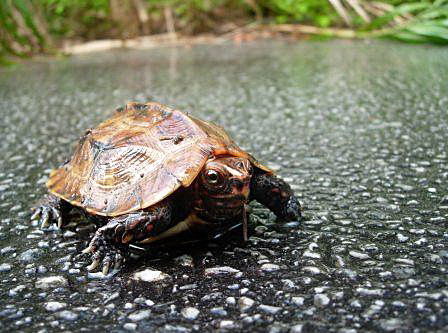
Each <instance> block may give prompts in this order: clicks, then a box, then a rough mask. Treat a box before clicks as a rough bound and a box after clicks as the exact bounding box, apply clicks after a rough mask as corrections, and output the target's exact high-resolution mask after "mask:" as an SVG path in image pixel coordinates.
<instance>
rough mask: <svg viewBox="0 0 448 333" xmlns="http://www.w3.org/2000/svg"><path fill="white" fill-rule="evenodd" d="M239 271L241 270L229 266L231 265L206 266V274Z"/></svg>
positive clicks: (234, 272)
mask: <svg viewBox="0 0 448 333" xmlns="http://www.w3.org/2000/svg"><path fill="white" fill-rule="evenodd" d="M239 272H240V271H239V270H237V269H235V268H232V267H229V266H222V267H211V268H206V269H205V271H204V273H205V275H223V274H236V273H239Z"/></svg>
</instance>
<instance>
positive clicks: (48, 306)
mask: <svg viewBox="0 0 448 333" xmlns="http://www.w3.org/2000/svg"><path fill="white" fill-rule="evenodd" d="M65 307H67V304H66V303H62V302H47V303H45V310H47V311H51V312H55V311H59V310H62V309H63V308H65Z"/></svg>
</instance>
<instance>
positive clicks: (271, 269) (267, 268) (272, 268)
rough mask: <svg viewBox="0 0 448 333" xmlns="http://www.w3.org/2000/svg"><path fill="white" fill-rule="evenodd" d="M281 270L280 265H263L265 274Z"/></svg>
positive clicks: (262, 268)
mask: <svg viewBox="0 0 448 333" xmlns="http://www.w3.org/2000/svg"><path fill="white" fill-rule="evenodd" d="M279 269H280V266H279V265H276V264H263V265H261V270H262V271H265V272H274V271H278V270H279Z"/></svg>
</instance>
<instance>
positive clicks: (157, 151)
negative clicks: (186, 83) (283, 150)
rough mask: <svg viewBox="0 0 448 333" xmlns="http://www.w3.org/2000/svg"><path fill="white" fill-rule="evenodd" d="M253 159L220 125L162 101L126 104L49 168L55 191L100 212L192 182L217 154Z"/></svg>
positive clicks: (123, 208) (115, 211) (148, 201)
mask: <svg viewBox="0 0 448 333" xmlns="http://www.w3.org/2000/svg"><path fill="white" fill-rule="evenodd" d="M219 155H229V156H236V157H244V158H247V159H249V160H250V161H251V162H252V163H253V164H254V165H255V166H256V167H258V168H260V169H262V170H264V171H266V172H271V170H270V169H268V168H267V167H265V166H263V165H261V164H259V163H258V162H257V161H256V160H255V159H254V158H253V157H252V156H251V155H250V154H248V153H246V152H245V151H243V150H241V149H240V148H239V147H238V146H237V145H236V144H235V143H234V142H233V141H232V139H231V138H230V137H229V136H228V134H227V133H226V132H225V131H224V130H223V129H222V128H221V127H219V126H217V125H215V124H212V123H208V122H205V121H202V120H200V119H197V118H194V117H192V116H190V115H187V114H185V113H183V112H181V111H178V110H173V109H171V108H169V107H167V106H165V105H162V104H159V103H147V104H138V103H128V104H127V105H126V107H125V108H120V109H118V110H117V112H116V113H115V115H114V116H113V117H112V118H110V119H108V120H106V121H104V122H103V123H101V124H100V125H99V126H98V127H96V128H95V129H91V130H88V131H87V132H86V133H85V134H84V136H83V137H82V138H81V139H80V141H79V143H78V145H77V146H76V148H75V151H74V154H73V156H72V158H71V160H70V161H68V162H66V163H65V164H64V165H62V166H61V167H60V168H58V169H55V170H53V171H52V172H51V174H50V178H49V180H48V182H47V187H48V189H49V190H50V192H51V193H53V194H54V195H56V196H58V197H60V198H62V199H64V200H66V201H68V202H70V203H71V204H73V205H75V206H79V207H82V208H84V209H85V210H87V211H88V212H90V213H92V214H96V215H102V216H118V215H122V214H125V213H129V212H133V211H136V210H139V209H144V208H147V207H149V206H151V205H153V204H155V203H157V202H159V201H161V200H162V199H164V198H166V197H167V196H169V195H170V194H172V193H173V192H174V191H176V190H177V189H178V188H179V187H181V186H184V187H188V186H189V185H190V184H191V183H192V182H193V180H194V179H195V178H196V176H197V175H198V174H199V173H200V171H201V169H202V167H203V166H204V164H205V162H206V161H207V160H208V159H209V158H212V157H213V156H219Z"/></svg>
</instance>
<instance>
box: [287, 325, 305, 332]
mask: <svg viewBox="0 0 448 333" xmlns="http://www.w3.org/2000/svg"><path fill="white" fill-rule="evenodd" d="M302 332H303V325H302V324H297V325H294V326H292V327H291V328H290V329H289V333H302Z"/></svg>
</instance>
